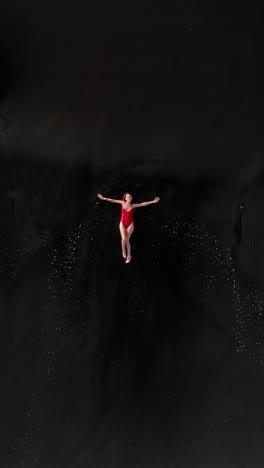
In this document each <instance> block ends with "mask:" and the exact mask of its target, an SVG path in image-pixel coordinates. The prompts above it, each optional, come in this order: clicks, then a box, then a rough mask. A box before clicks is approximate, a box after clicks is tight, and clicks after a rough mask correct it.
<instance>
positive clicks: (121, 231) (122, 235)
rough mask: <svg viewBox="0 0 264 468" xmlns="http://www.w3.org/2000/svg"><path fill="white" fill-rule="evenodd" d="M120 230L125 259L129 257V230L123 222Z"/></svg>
mask: <svg viewBox="0 0 264 468" xmlns="http://www.w3.org/2000/svg"><path fill="white" fill-rule="evenodd" d="M119 230H120V234H121V247H122V255H123V257H124V258H126V257H127V254H126V242H127V230H126V228H125V226H124V225H123V223H122V222H120V224H119Z"/></svg>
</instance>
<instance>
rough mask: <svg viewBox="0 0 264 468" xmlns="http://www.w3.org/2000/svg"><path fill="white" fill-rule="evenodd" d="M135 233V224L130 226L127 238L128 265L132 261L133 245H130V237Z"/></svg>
mask: <svg viewBox="0 0 264 468" xmlns="http://www.w3.org/2000/svg"><path fill="white" fill-rule="evenodd" d="M133 232H134V223H132V224H130V226H128V228H127V237H126V248H127V258H126V263H129V262H130V260H131V245H130V241H129V239H130V237H131V235H132V233H133Z"/></svg>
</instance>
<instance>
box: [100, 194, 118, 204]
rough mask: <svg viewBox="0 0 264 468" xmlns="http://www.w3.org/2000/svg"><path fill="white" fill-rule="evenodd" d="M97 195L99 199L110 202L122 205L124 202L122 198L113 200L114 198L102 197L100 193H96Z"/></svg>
mask: <svg viewBox="0 0 264 468" xmlns="http://www.w3.org/2000/svg"><path fill="white" fill-rule="evenodd" d="M97 197H98V198H100V200H104V201H109V202H111V203H119V204H120V205H122V203H124V202H123V200H115V199H114V198H106V197H103V195H101V193H98V195H97Z"/></svg>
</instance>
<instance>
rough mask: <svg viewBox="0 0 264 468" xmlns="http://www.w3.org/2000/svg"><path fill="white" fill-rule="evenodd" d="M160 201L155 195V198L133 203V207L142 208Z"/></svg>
mask: <svg viewBox="0 0 264 468" xmlns="http://www.w3.org/2000/svg"><path fill="white" fill-rule="evenodd" d="M159 201H160V198H159V197H155V198H154V200H151V201H145V202H143V203H133V208H141V207H143V206H148V205H152V204H153V203H158V202H159Z"/></svg>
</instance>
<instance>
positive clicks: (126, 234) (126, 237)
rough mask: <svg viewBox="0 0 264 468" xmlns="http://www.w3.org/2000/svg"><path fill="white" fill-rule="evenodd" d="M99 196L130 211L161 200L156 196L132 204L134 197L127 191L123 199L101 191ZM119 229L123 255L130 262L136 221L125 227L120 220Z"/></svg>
mask: <svg viewBox="0 0 264 468" xmlns="http://www.w3.org/2000/svg"><path fill="white" fill-rule="evenodd" d="M97 196H98V198H100V200H104V201H108V202H111V203H118V204H119V205H122V207H123V208H124V209H125V210H126V211H130V210H132V209H133V208H142V207H143V206H148V205H152V204H153V203H158V202H159V201H160V198H159V197H155V198H154V200H151V201H146V202H142V203H133V204H132V199H133V198H132V195H130V193H126V194H125V195H124V198H123V200H116V199H114V198H107V197H104V196H103V195H101V193H99V194H98V195H97ZM119 230H120V234H121V247H122V255H123V257H124V258H125V259H126V263H129V262H130V261H131V245H130V237H131V235H132V234H133V232H134V223H133V222H132V224H130V226H128V228H125V226H124V225H123V223H122V221H120V223H119Z"/></svg>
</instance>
